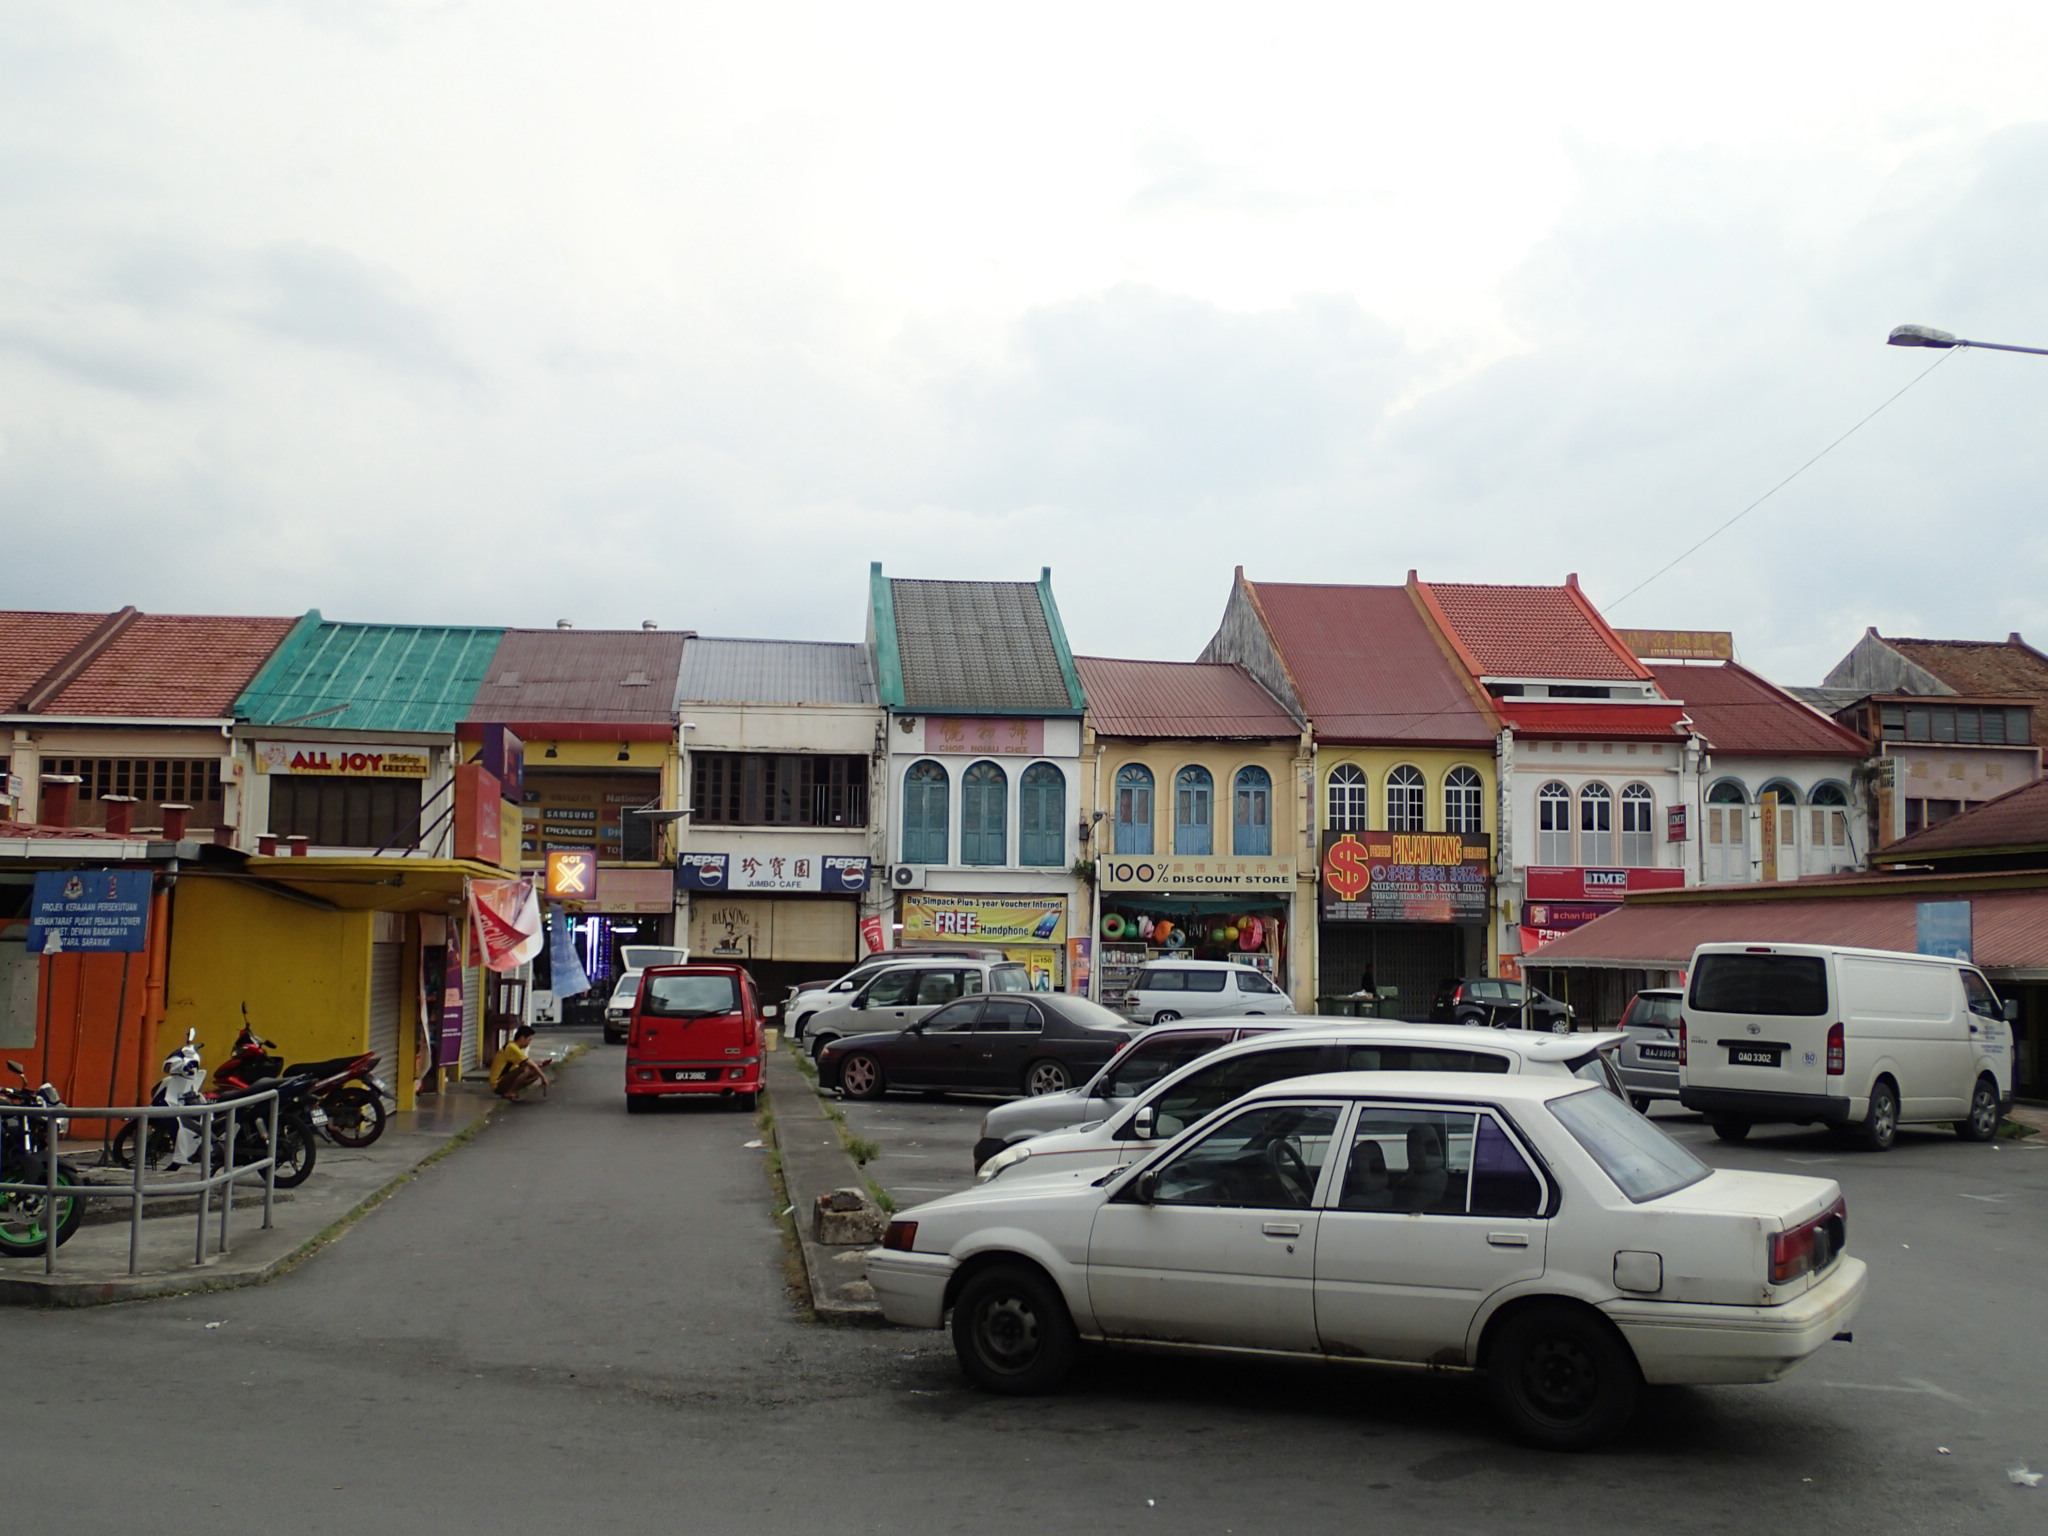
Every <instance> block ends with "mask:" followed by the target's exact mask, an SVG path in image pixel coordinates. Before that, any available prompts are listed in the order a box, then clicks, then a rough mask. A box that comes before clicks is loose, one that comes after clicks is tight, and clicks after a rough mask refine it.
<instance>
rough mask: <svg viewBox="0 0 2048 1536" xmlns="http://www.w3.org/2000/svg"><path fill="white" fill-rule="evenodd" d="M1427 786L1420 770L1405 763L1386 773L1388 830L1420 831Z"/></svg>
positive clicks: (1427, 790)
mask: <svg viewBox="0 0 2048 1536" xmlns="http://www.w3.org/2000/svg"><path fill="white" fill-rule="evenodd" d="M1428 792H1429V786H1428V784H1427V783H1425V782H1424V781H1423V777H1422V770H1421V769H1419V768H1411V767H1409V766H1408V765H1407V764H1406V763H1403V764H1402V765H1401V766H1400V767H1398V768H1396V769H1395V770H1394V771H1393V772H1392V773H1390V774H1388V775H1387V830H1388V831H1389V832H1420V831H1421V830H1422V817H1423V809H1422V803H1423V797H1424V796H1425V795H1426V794H1427V793H1428Z"/></svg>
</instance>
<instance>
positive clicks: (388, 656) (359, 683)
mask: <svg viewBox="0 0 2048 1536" xmlns="http://www.w3.org/2000/svg"><path fill="white" fill-rule="evenodd" d="M504 633H505V632H504V630H502V629H462V628H454V627H448V626H440V625H426V624H334V623H329V622H328V621H326V620H325V619H322V618H321V617H320V610H319V609H317V608H316V609H313V610H312V611H310V612H308V613H307V614H306V616H305V617H304V618H302V619H300V620H299V621H298V623H297V625H296V626H294V628H293V630H292V633H291V636H290V638H288V639H287V640H286V641H285V643H284V644H283V645H281V646H279V647H278V649H277V653H276V654H275V655H274V656H272V657H271V658H270V661H269V662H268V664H266V665H265V666H264V668H263V670H262V671H261V672H259V673H258V674H257V675H256V680H255V681H254V682H252V683H251V684H250V685H249V686H248V687H247V688H246V689H244V690H243V693H242V696H241V697H240V698H239V699H237V700H236V701H235V713H236V715H237V716H238V717H239V718H241V719H244V720H247V721H249V722H251V723H252V724H255V725H274V726H286V725H306V726H316V727H318V728H320V729H322V730H369V731H427V732H450V733H452V732H453V731H454V729H455V727H456V725H457V724H458V723H459V722H460V721H461V720H462V719H463V718H464V717H465V716H466V715H467V714H468V713H469V709H470V704H471V701H473V700H474V699H475V698H476V693H477V688H478V686H479V685H480V684H481V683H482V682H483V680H484V676H485V674H486V672H487V671H488V669H489V667H490V663H491V657H492V656H493V655H494V654H496V652H497V649H498V642H499V640H500V639H501V638H502V637H503V636H504Z"/></svg>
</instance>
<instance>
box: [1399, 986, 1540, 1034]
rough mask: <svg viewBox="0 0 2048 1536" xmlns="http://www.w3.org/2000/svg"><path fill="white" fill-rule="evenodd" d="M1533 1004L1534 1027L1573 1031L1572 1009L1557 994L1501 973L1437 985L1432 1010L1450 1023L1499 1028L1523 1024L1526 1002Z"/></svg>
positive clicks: (1530, 1016) (1513, 1027)
mask: <svg viewBox="0 0 2048 1536" xmlns="http://www.w3.org/2000/svg"><path fill="white" fill-rule="evenodd" d="M1525 1001H1526V1002H1527V1004H1528V1007H1529V1024H1528V1027H1529V1028H1531V1029H1543V1030H1549V1031H1550V1032H1551V1033H1552V1034H1555V1035H1568V1034H1570V1033H1571V1031H1572V1010H1571V1008H1570V1007H1569V1005H1567V1004H1564V1003H1560V1002H1559V1001H1558V1000H1557V999H1556V998H1554V997H1546V996H1545V995H1544V994H1543V993H1541V992H1539V991H1538V990H1537V989H1536V988H1534V987H1532V986H1528V985H1526V984H1525V983H1523V982H1519V981H1503V980H1501V979H1499V978H1497V977H1489V976H1471V977H1467V978H1466V979H1465V980H1463V981H1461V982H1457V983H1456V984H1454V985H1453V984H1447V985H1446V986H1442V987H1439V988H1437V995H1436V1002H1435V1005H1434V1006H1433V1007H1432V1008H1431V1010H1430V1013H1431V1016H1432V1017H1434V1018H1438V1019H1441V1020H1443V1021H1444V1022H1446V1023H1450V1024H1491V1025H1492V1026H1493V1027H1494V1028H1495V1029H1520V1028H1522V1005H1523V1003H1524V1002H1525Z"/></svg>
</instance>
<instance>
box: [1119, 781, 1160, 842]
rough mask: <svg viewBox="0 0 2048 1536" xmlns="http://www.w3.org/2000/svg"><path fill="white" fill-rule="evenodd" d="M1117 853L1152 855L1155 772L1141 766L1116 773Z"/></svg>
mask: <svg viewBox="0 0 2048 1536" xmlns="http://www.w3.org/2000/svg"><path fill="white" fill-rule="evenodd" d="M1115 851H1116V852H1118V853H1150V852H1151V851H1152V770H1151V769H1150V768H1147V767H1144V766H1143V765H1142V764H1139V763H1126V764H1124V766H1123V767H1121V768H1119V769H1117V771H1116V849H1115Z"/></svg>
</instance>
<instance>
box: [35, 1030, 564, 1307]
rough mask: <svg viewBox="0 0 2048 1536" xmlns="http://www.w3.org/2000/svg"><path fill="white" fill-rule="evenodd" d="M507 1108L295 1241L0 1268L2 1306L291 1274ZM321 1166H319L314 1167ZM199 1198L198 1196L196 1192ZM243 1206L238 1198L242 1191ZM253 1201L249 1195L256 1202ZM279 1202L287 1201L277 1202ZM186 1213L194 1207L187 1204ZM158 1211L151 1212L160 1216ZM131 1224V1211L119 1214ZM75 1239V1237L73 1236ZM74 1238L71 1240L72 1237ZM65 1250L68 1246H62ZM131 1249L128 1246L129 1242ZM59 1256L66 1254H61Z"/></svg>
mask: <svg viewBox="0 0 2048 1536" xmlns="http://www.w3.org/2000/svg"><path fill="white" fill-rule="evenodd" d="M589 1049H590V1046H589V1044H588V1043H587V1042H585V1043H583V1044H579V1045H576V1046H574V1047H572V1048H571V1049H570V1050H568V1051H567V1052H565V1053H564V1054H563V1056H562V1059H561V1060H560V1061H559V1062H557V1063H556V1070H557V1071H558V1072H559V1071H560V1069H561V1068H563V1067H566V1066H568V1065H569V1063H570V1062H572V1061H574V1060H575V1059H576V1058H577V1057H579V1056H581V1055H583V1054H584V1053H585V1052H586V1051H588V1050H589ZM507 1108H508V1106H507V1105H506V1103H505V1102H504V1101H503V1100H502V1099H497V1098H495V1097H494V1098H492V1099H491V1100H489V1101H487V1102H482V1103H479V1104H478V1105H477V1106H476V1108H475V1112H474V1113H473V1114H472V1115H471V1116H470V1118H469V1120H468V1122H467V1123H466V1124H464V1125H463V1126H461V1127H460V1128H459V1129H457V1130H456V1131H455V1132H454V1133H453V1134H452V1135H449V1136H447V1137H445V1138H442V1139H440V1140H439V1141H437V1142H436V1143H435V1144H434V1145H432V1146H430V1147H427V1148H424V1149H423V1155H422V1156H420V1157H418V1158H417V1159H415V1160H414V1161H412V1162H410V1163H407V1164H406V1165H405V1166H404V1167H402V1168H400V1169H399V1170H398V1171H397V1172H396V1173H395V1174H393V1175H392V1177H390V1178H389V1179H386V1180H385V1181H384V1182H383V1183H381V1184H379V1185H377V1186H376V1187H375V1188H373V1189H370V1190H368V1191H367V1192H365V1193H364V1194H363V1195H362V1196H361V1197H360V1198H359V1199H357V1200H356V1201H355V1202H354V1203H353V1204H351V1205H350V1206H348V1207H347V1208H346V1209H345V1210H343V1211H342V1212H341V1214H340V1215H338V1216H336V1217H334V1218H333V1219H332V1220H330V1221H328V1222H327V1224H326V1225H324V1226H323V1227H321V1228H320V1230H319V1231H317V1232H314V1233H313V1234H311V1235H310V1236H308V1237H304V1238H301V1239H299V1240H298V1241H297V1242H292V1241H291V1239H290V1238H289V1237H286V1238H283V1239H279V1237H278V1231H279V1229H278V1227H276V1226H273V1227H272V1228H271V1229H270V1231H269V1232H268V1233H265V1232H263V1231H262V1230H261V1229H260V1228H259V1229H257V1230H256V1231H254V1232H248V1231H245V1232H244V1233H243V1234H242V1236H241V1237H240V1239H239V1240H238V1241H239V1244H240V1246H239V1248H238V1249H237V1250H236V1251H234V1252H230V1253H229V1254H227V1255H226V1256H225V1257H224V1258H220V1259H217V1260H215V1261H214V1262H213V1263H211V1264H206V1265H186V1266H185V1267H183V1268H181V1269H172V1270H159V1271H154V1272H145V1273H143V1274H139V1275H130V1274H127V1273H125V1261H124V1272H123V1273H121V1274H119V1275H114V1276H106V1275H101V1276H84V1275H65V1274H61V1273H60V1274H55V1275H16V1274H5V1273H0V1306H26V1307H94V1306H105V1305H108V1304H110V1303H113V1302H121V1301H144V1300H149V1299H153V1298H159V1297H165V1296H197V1295H202V1294H204V1293H206V1292H208V1291H232V1290H240V1289H242V1288H243V1287H245V1286H252V1285H264V1284H266V1283H268V1282H269V1281H272V1280H275V1279H277V1278H279V1277H280V1276H282V1275H286V1274H289V1273H290V1272H291V1271H292V1270H294V1269H296V1268H298V1266H299V1265H301V1264H303V1263H304V1262H305V1261H306V1260H307V1259H310V1258H311V1257H312V1256H313V1255H314V1254H316V1253H318V1252H319V1251H320V1250H321V1249H322V1248H325V1247H326V1246H327V1245H328V1244H329V1243H331V1242H333V1241H334V1240H335V1239H336V1238H338V1237H340V1236H341V1235H342V1234H343V1233H344V1232H346V1231H348V1230H349V1228H351V1227H353V1226H354V1225H355V1224H356V1223H357V1222H358V1221H360V1220H362V1219H363V1217H365V1216H367V1215H369V1213H370V1212H371V1211H373V1210H375V1209H376V1208H377V1207H378V1206H380V1205H382V1204H383V1203H384V1202H385V1201H386V1200H388V1199H390V1198H391V1197H392V1196H393V1195H395V1194H396V1193H398V1191H399V1190H400V1189H402V1188H404V1187H405V1186H406V1185H407V1184H410V1183H411V1182H412V1181H413V1180H414V1179H415V1178H417V1177H418V1176H419V1175H420V1173H421V1172H422V1171H423V1170H425V1169H427V1168H431V1167H432V1166H433V1165H434V1164H435V1163H438V1162H439V1161H440V1160H441V1159H442V1158H444V1157H446V1156H448V1155H449V1154H450V1153H451V1152H453V1151H455V1149H456V1148H458V1147H460V1146H461V1145H463V1143H465V1142H467V1141H469V1140H471V1139H472V1138H474V1137H475V1136H477V1135H478V1134H479V1133H480V1132H481V1131H482V1130H483V1129H484V1128H485V1127H486V1126H488V1125H490V1124H491V1123H492V1122H493V1121H494V1120H496V1119H497V1117H498V1116H499V1115H500V1114H502V1113H504V1112H505V1110H506V1109H507ZM316 1171H317V1170H316ZM195 1199H196V1197H195ZM237 1204H238V1208H246V1207H240V1201H239V1199H238V1202H237ZM255 1204H256V1202H255V1201H251V1202H250V1206H252V1207H253V1206H254V1205H255ZM279 1206H280V1210H281V1209H282V1207H283V1202H282V1201H280V1202H279ZM186 1214H187V1215H191V1214H193V1212H191V1211H188V1212H187V1213H186ZM154 1219H155V1218H154V1217H151V1218H149V1220H150V1221H154ZM120 1225H121V1226H123V1227H125V1226H126V1225H127V1222H126V1220H125V1218H124V1219H123V1220H122V1221H121V1222H120ZM265 1238H269V1239H270V1240H271V1241H270V1242H269V1243H265V1242H264V1241H263V1239H265ZM73 1241H74V1242H75V1241H77V1240H76V1239H73ZM279 1241H283V1242H287V1243H291V1246H289V1247H288V1248H285V1249H284V1250H283V1251H282V1252H273V1253H270V1254H268V1255H266V1256H262V1257H257V1258H244V1257H242V1255H243V1254H246V1253H247V1252H248V1250H250V1249H251V1248H259V1247H271V1246H275V1245H276V1244H277V1243H278V1242H279ZM67 1246H68V1245H67ZM58 1251H59V1253H60V1255H61V1254H62V1253H63V1252H64V1251H65V1250H63V1249H60V1250H58ZM124 1251H125V1250H124ZM59 1262H60V1263H61V1262H62V1260H61V1258H60V1260H59Z"/></svg>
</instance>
